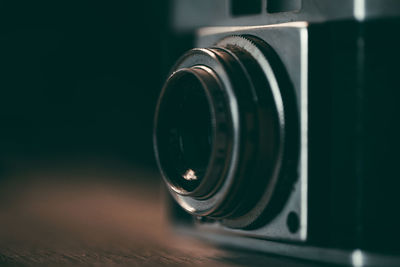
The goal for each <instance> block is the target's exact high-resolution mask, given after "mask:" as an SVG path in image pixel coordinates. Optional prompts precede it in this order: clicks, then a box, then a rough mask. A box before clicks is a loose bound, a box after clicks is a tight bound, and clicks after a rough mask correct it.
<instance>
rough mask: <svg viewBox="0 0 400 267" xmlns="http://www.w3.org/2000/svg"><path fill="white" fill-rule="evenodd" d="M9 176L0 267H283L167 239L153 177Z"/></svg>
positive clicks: (0, 206)
mask: <svg viewBox="0 0 400 267" xmlns="http://www.w3.org/2000/svg"><path fill="white" fill-rule="evenodd" d="M8 176H9V177H8V179H3V182H2V183H1V197H0V200H1V203H0V220H1V225H0V226H1V227H0V265H1V266H113V265H117V266H249V265H252V266H264V264H265V263H266V262H269V266H288V265H287V262H286V261H283V260H282V259H279V258H271V257H265V256H263V255H259V254H249V253H245V252H240V251H227V250H223V249H220V248H217V247H214V246H212V245H211V244H205V243H201V242H199V241H197V240H192V239H189V238H187V237H182V236H176V235H174V234H172V232H171V231H170V228H169V227H168V222H167V220H166V216H165V213H164V207H163V203H162V198H161V197H160V195H161V194H160V184H159V183H158V182H157V181H158V179H154V176H157V174H156V173H154V172H148V171H142V170H140V171H139V170H128V171H127V170H124V171H121V170H117V171H116V170H112V171H110V170H98V169H97V170H94V171H93V170H92V171H82V170H80V171H76V170H71V169H67V170H66V169H61V170H46V169H39V170H25V171H23V172H16V173H12V174H8ZM150 178H151V179H150ZM155 181H156V182H155ZM293 266H306V265H303V264H302V263H296V265H293Z"/></svg>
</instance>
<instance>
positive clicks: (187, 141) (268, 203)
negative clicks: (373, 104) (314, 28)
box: [154, 36, 299, 228]
mask: <svg viewBox="0 0 400 267" xmlns="http://www.w3.org/2000/svg"><path fill="white" fill-rule="evenodd" d="M154 129H155V130H154V147H155V153H156V159H157V163H158V166H159V168H160V170H161V173H162V176H163V178H164V180H165V182H166V184H167V187H168V189H169V191H170V193H171V195H172V196H173V197H174V198H175V200H176V201H177V202H178V203H179V205H180V206H181V207H182V208H183V209H185V210H186V211H188V212H189V213H192V214H194V215H196V216H206V217H210V218H214V219H217V220H219V221H220V222H221V223H223V224H224V225H226V226H228V227H232V228H256V227H258V226H260V225H262V224H264V223H265V222H267V221H268V220H270V219H272V218H273V217H274V216H275V215H276V214H277V213H278V212H279V210H280V208H281V207H282V205H283V204H284V202H285V200H286V199H287V196H288V194H289V191H290V188H291V185H292V184H293V182H294V180H295V177H296V175H295V174H294V173H293V172H295V170H296V167H295V166H296V164H297V156H298V139H299V133H298V121H297V111H296V101H295V97H294V91H293V89H292V86H291V83H290V81H289V79H288V76H287V74H286V72H285V68H284V67H283V65H282V64H281V62H280V60H279V58H278V56H277V55H276V54H275V52H274V51H273V49H272V48H271V47H269V46H268V45H267V44H266V43H264V42H263V41H262V40H259V39H257V38H256V37H253V36H230V37H227V38H225V39H223V40H221V41H220V42H218V43H217V44H216V46H215V47H211V48H202V49H192V50H190V51H189V52H188V53H186V54H185V55H184V56H183V57H182V58H181V59H180V60H179V61H178V63H177V64H176V66H175V67H174V69H173V71H172V73H171V75H170V77H169V78H168V80H167V81H166V83H165V85H164V88H163V90H162V93H161V96H160V98H159V101H158V105H157V110H156V116H155V127H154Z"/></svg>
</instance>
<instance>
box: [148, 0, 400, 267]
mask: <svg viewBox="0 0 400 267" xmlns="http://www.w3.org/2000/svg"><path fill="white" fill-rule="evenodd" d="M172 11H173V12H172V16H171V21H172V25H173V27H172V29H173V32H174V34H175V36H178V37H177V38H176V39H175V41H174V42H172V43H171V44H170V46H169V47H170V48H173V47H174V45H175V46H176V47H182V43H181V41H180V40H183V39H185V38H180V37H179V36H184V35H185V34H187V33H192V34H194V37H195V41H194V47H197V48H194V49H192V50H190V51H188V52H186V53H185V54H184V55H183V56H182V57H181V58H180V59H178V60H177V62H176V64H175V66H174V67H173V68H172V71H171V72H170V76H169V77H168V79H167V81H166V82H165V85H164V87H163V89H162V92H161V96H160V98H159V102H158V105H157V110H156V116H155V130H154V146H155V152H156V159H157V162H158V165H159V168H160V170H161V173H162V176H163V178H164V180H165V183H166V187H167V189H168V191H169V193H170V194H169V195H170V196H172V198H171V199H170V200H169V201H170V204H171V205H170V206H169V209H170V214H171V221H172V224H173V225H175V226H176V228H177V229H178V230H180V231H182V232H186V233H190V234H192V235H195V236H198V237H201V238H206V239H208V240H211V241H213V242H216V243H217V244H223V245H231V246H237V247H241V248H244V249H250V250H256V251H262V252H266V253H272V254H278V255H282V256H288V257H294V258H301V259H307V260H314V261H319V262H321V263H322V262H325V263H332V264H344V265H354V266H385V265H395V266H400V255H399V252H400V245H399V244H400V215H399V212H400V208H399V205H400V193H399V190H400V187H399V185H400V175H399V169H398V166H399V165H400V164H399V160H400V157H399V151H400V146H399V138H400V132H399V128H400V127H399V126H398V124H399V122H400V119H399V115H400V84H399V81H398V77H399V75H400V67H399V64H400V17H399V15H400V1H390V0H381V1H375V0H371V1H369V0H354V1H350V0H340V1H331V0H319V1H312V0H254V1H239V0H226V1H194V0H192V1H187V0H176V1H173V3H172ZM171 53H172V52H171Z"/></svg>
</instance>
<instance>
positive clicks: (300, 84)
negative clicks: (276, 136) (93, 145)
mask: <svg viewBox="0 0 400 267" xmlns="http://www.w3.org/2000/svg"><path fill="white" fill-rule="evenodd" d="M307 27H308V23H306V22H293V23H283V24H278V25H268V26H250V27H208V28H202V29H200V30H199V32H198V35H199V37H198V41H197V44H196V45H197V46H198V47H208V46H212V45H215V44H216V43H218V42H219V41H220V40H222V39H224V38H226V36H231V35H243V34H245V35H253V36H256V37H258V38H260V39H262V40H264V41H265V42H267V43H268V44H269V45H270V46H271V47H272V48H273V49H274V50H275V52H276V53H277V54H278V56H279V57H280V59H281V61H282V63H283V64H284V66H285V67H286V70H287V72H288V75H289V77H290V79H291V80H292V83H293V86H294V90H295V92H296V94H297V101H298V102H297V104H298V109H299V121H300V155H299V165H298V179H297V182H296V183H295V184H294V186H293V190H292V193H291V195H290V197H289V199H288V200H287V204H286V205H285V207H284V208H283V210H282V211H281V212H280V214H278V215H277V216H276V217H275V218H274V219H273V220H272V221H271V222H269V223H268V224H266V225H265V226H264V227H261V228H259V229H254V230H237V229H230V228H227V227H224V226H222V225H221V224H220V223H200V222H199V223H197V224H196V227H197V228H198V230H197V231H199V230H200V231H202V232H204V231H210V232H211V233H213V234H216V233H215V231H221V232H222V233H227V234H229V233H233V234H235V233H236V234H239V235H240V236H249V237H257V238H267V239H276V240H289V241H305V240H307V232H308V231H307V225H308V211H307V208H308V200H307V194H308V193H307V188H308V76H307V75H308V73H307V68H308V30H307ZM282 43H285V44H288V45H287V46H282V45H281V44H282ZM299 69H300V71H298V70H299ZM292 211H294V212H296V213H297V214H298V217H299V229H298V231H297V232H295V233H291V232H290V231H289V230H288V227H287V216H288V214H289V213H290V212H292ZM203 230H204V231H203Z"/></svg>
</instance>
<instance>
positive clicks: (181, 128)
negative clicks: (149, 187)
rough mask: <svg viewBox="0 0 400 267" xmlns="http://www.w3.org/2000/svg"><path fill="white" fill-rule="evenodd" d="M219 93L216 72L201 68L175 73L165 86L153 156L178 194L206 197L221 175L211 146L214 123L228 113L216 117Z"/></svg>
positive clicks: (215, 128)
mask: <svg viewBox="0 0 400 267" xmlns="http://www.w3.org/2000/svg"><path fill="white" fill-rule="evenodd" d="M220 92H221V89H220V87H219V84H218V80H217V78H216V76H215V75H214V74H213V72H212V71H211V70H210V69H208V68H205V67H204V66H194V67H192V68H186V69H181V70H179V71H177V72H175V73H173V74H172V75H171V76H170V78H169V79H168V81H167V82H166V85H165V87H164V89H163V93H162V96H161V97H160V101H159V106H158V109H157V119H156V121H157V132H156V135H155V142H156V145H157V150H156V152H157V155H158V157H157V158H158V159H159V163H160V166H162V171H163V173H164V176H165V178H166V180H167V183H168V184H169V186H170V188H171V189H173V190H174V191H175V192H177V193H179V194H181V195H197V196H204V195H207V194H209V193H211V191H213V190H214V187H213V186H214V184H215V182H217V181H216V179H218V178H219V175H220V173H219V172H218V169H219V168H218V167H216V166H215V165H216V164H215V160H216V158H217V157H216V156H215V155H214V154H215V153H214V152H215V147H216V146H215V145H214V144H215V142H216V140H215V139H216V137H215V136H216V131H217V130H218V127H219V124H220V123H218V121H220V119H221V118H224V117H226V116H225V115H224V114H222V116H218V113H219V111H218V109H217V104H216V103H215V101H216V100H217V99H218V98H219V97H218V96H217V95H218V93H220ZM217 117H218V118H217ZM219 136H220V134H219ZM220 138H221V136H220ZM226 138H228V137H227V136H226V137H224V139H225V140H226ZM222 143H225V142H222ZM220 145H221V143H220ZM216 170H217V173H216Z"/></svg>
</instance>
